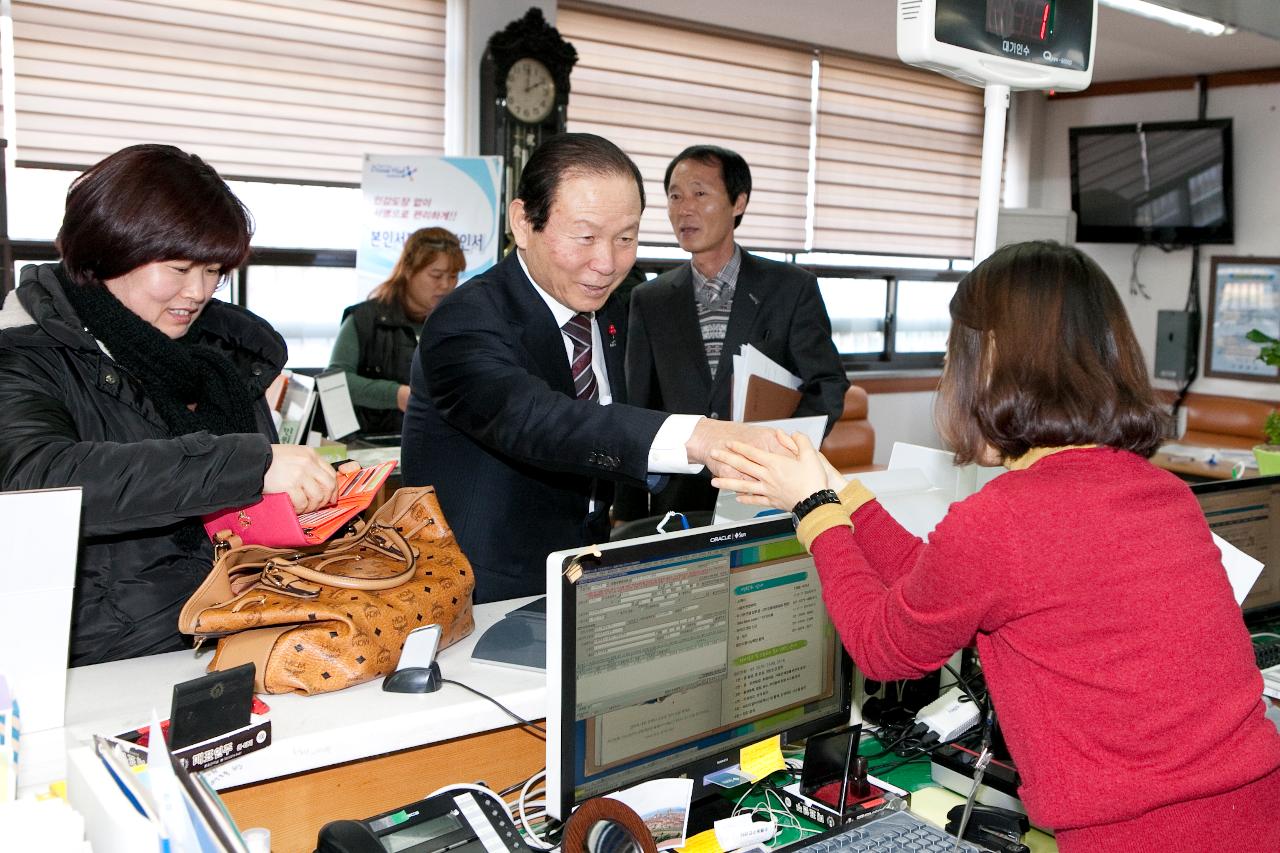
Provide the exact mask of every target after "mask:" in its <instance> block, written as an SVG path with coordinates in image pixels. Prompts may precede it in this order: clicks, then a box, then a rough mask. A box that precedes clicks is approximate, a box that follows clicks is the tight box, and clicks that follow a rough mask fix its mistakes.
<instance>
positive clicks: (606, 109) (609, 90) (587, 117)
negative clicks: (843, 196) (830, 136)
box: [556, 4, 813, 250]
mask: <svg viewBox="0 0 1280 853" xmlns="http://www.w3.org/2000/svg"><path fill="white" fill-rule="evenodd" d="M556 28H557V29H558V30H559V31H560V34H561V35H562V36H564V38H565V39H567V40H568V41H570V42H572V43H573V46H574V47H575V48H576V49H577V51H578V64H577V65H576V66H575V67H574V69H573V74H572V75H571V77H570V85H571V89H570V94H569V109H568V129H569V130H570V131H575V132H586V133H596V134H599V135H601V136H603V137H605V138H606V139H609V140H612V141H613V142H615V143H617V144H618V146H619V147H620V148H622V149H623V150H624V151H626V152H627V153H628V154H629V155H631V157H632V159H634V160H635V161H636V164H637V165H638V166H639V167H640V172H641V174H642V175H643V176H644V179H645V195H646V196H647V200H648V207H647V209H646V211H645V214H644V218H643V220H642V222H641V231H640V239H641V240H642V241H644V242H648V243H668V244H670V243H673V242H675V237H674V236H673V234H672V232H671V225H670V222H669V221H668V220H667V211H666V201H665V194H664V193H663V190H662V176H663V173H664V172H665V171H666V168H667V164H668V163H669V162H671V158H672V157H674V156H675V155H676V154H678V153H680V151H682V150H683V149H684V148H686V147H687V146H689V145H694V144H700V143H710V144H715V145H722V146H724V147H726V148H730V149H732V150H734V151H737V152H738V153H739V154H741V155H742V156H743V157H744V158H745V159H746V161H747V163H748V164H749V165H750V166H751V177H752V184H753V186H752V192H751V202H750V204H749V205H748V207H747V213H746V216H744V217H743V220H742V225H741V226H739V228H738V230H737V240H738V242H739V243H741V244H743V245H745V246H748V247H749V248H755V249H786V250H800V249H802V248H803V247H804V237H805V202H806V195H807V191H808V186H807V179H808V170H809V125H810V101H811V82H810V81H811V79H812V78H811V66H812V61H813V54H812V52H810V51H808V50H805V49H801V48H787V47H778V46H775V45H769V44H762V43H759V42H753V41H750V40H749V39H748V38H746V37H741V38H740V37H735V36H730V35H724V34H714V33H706V32H700V31H694V30H691V29H687V28H681V27H680V25H679V24H678V23H675V24H671V25H668V24H665V23H659V22H656V21H649V20H635V19H630V18H626V17H619V16H618V13H617V12H616V11H611V12H610V13H608V14H603V13H600V12H597V11H595V10H594V9H590V8H586V7H578V6H570V5H568V4H562V5H561V6H560V7H559V10H558V12H557V15H556Z"/></svg>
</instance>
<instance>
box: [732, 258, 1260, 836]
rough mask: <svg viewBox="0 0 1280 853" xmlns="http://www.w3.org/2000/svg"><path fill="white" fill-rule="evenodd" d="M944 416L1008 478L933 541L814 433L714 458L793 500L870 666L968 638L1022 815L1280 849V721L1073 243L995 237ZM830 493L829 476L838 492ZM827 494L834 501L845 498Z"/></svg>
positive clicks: (960, 326)
mask: <svg viewBox="0 0 1280 853" xmlns="http://www.w3.org/2000/svg"><path fill="white" fill-rule="evenodd" d="M951 317H952V328H951V335H950V338H949V339H948V342H947V357H946V366H945V368H944V370H943V374H942V379H941V381H940V383H939V387H938V401H937V411H936V418H937V422H938V429H939V432H940V434H941V435H942V437H943V439H944V441H946V442H947V444H948V445H950V446H951V448H952V449H953V450H954V451H955V455H956V462H957V464H964V463H968V462H974V461H977V462H980V463H982V464H987V465H995V464H1003V465H1004V466H1005V467H1007V468H1008V469H1009V470H1008V472H1006V473H1005V474H1003V475H1001V476H1000V477H998V478H996V479H995V480H993V481H991V482H990V483H989V484H988V485H987V486H986V487H984V488H983V489H982V490H981V491H980V492H978V493H977V494H975V495H973V496H971V497H969V498H967V499H966V500H963V501H960V502H959V503H956V504H954V505H953V506H952V507H951V510H950V512H948V514H947V516H946V518H944V519H943V520H942V522H940V523H939V524H938V526H937V528H936V529H935V530H934V531H933V533H932V534H930V536H929V540H928V542H927V543H926V542H924V541H922V540H920V539H918V538H917V537H915V536H912V535H911V534H909V533H908V532H906V531H905V530H904V529H903V528H902V527H901V526H900V525H899V524H898V523H897V522H895V521H894V520H893V519H892V518H891V517H890V516H889V515H888V513H887V512H885V510H884V509H883V508H882V507H881V506H880V504H879V502H878V501H876V500H875V498H874V496H873V495H872V494H871V493H870V492H869V491H868V490H867V489H866V488H864V487H863V486H862V485H861V484H859V483H858V482H857V481H856V480H854V481H852V482H850V483H848V484H847V485H846V483H845V482H844V479H843V478H842V477H841V476H840V475H839V474H838V473H837V472H836V471H835V470H834V469H833V468H832V467H831V466H830V465H829V464H827V462H826V460H825V459H824V458H823V457H822V456H821V455H820V454H818V453H817V452H816V451H815V450H814V449H813V447H812V445H810V444H809V443H808V442H807V441H806V440H805V439H804V437H803V436H799V435H797V436H794V437H793V440H794V444H795V447H796V452H797V455H796V457H795V458H788V457H786V456H782V455H777V454H769V453H766V452H762V451H759V450H756V449H754V448H751V447H747V446H745V445H734V446H733V448H732V452H725V453H722V454H720V455H719V459H720V461H722V462H725V463H727V464H730V465H732V466H733V467H734V468H736V469H737V470H738V471H740V472H742V473H743V475H744V479H718V480H717V481H716V482H715V485H716V486H718V487H720V488H727V489H730V490H732V491H736V492H739V493H740V494H741V497H740V500H743V501H745V502H748V503H754V504H757V505H769V506H774V507H778V508H780V509H785V510H790V509H793V507H794V508H795V510H796V512H797V515H803V518H802V519H801V520H800V521H799V526H798V531H799V535H800V538H801V540H802V541H803V542H804V543H805V545H806V546H807V547H808V548H809V550H810V551H811V552H812V553H813V556H814V560H815V562H816V564H817V567H818V572H819V574H820V576H821V578H822V589H823V597H824V599H825V601H826V604H827V609H828V611H829V612H830V613H831V616H832V618H833V619H834V620H835V622H836V625H837V626H838V628H839V630H840V635H841V637H842V638H843V639H844V643H845V646H846V647H847V648H848V649H849V652H850V654H851V655H852V656H853V658H854V660H855V661H856V662H857V664H858V666H859V667H860V668H861V669H862V671H863V672H864V673H865V674H866V675H867V676H868V677H870V678H874V679H877V680H891V679H900V678H917V677H920V676H922V675H924V674H925V673H928V672H932V671H934V670H936V669H938V668H939V667H941V666H942V664H943V663H944V662H945V661H946V660H947V658H949V657H950V656H951V654H952V653H954V652H955V651H956V650H957V649H960V648H964V647H965V646H968V645H970V644H972V643H975V642H976V645H977V648H978V653H979V655H980V657H981V660H982V666H983V672H984V673H985V676H986V681H987V685H988V688H989V689H990V692H991V696H992V699H993V701H994V704H995V707H996V708H997V709H998V711H999V714H1000V721H1001V726H1002V728H1003V730H1004V733H1005V738H1006V741H1007V743H1008V747H1009V752H1010V754H1011V755H1012V757H1013V759H1014V761H1015V763H1016V764H1017V765H1018V772H1019V774H1020V775H1021V777H1022V787H1021V789H1020V793H1021V796H1022V801H1023V803H1024V804H1025V805H1026V807H1027V811H1028V812H1029V814H1030V815H1031V818H1032V820H1033V821H1034V822H1035V823H1036V824H1038V825H1040V826H1046V827H1051V828H1053V829H1054V830H1056V832H1057V839H1058V845H1059V848H1060V849H1061V850H1062V851H1064V853H1076V851H1112V850H1117V851H1120V850H1123V851H1136V850H1159V851H1162V853H1173V851H1197V853H1200V851H1213V850H1224V851H1225V850H1230V851H1233V853H1239V852H1240V851H1258V853H1276V851H1280V734H1278V733H1277V731H1276V728H1275V726H1274V725H1273V724H1272V723H1271V722H1270V721H1268V720H1267V719H1266V718H1265V716H1264V712H1265V708H1264V706H1263V700H1262V679H1261V676H1260V675H1259V673H1258V669H1257V666H1256V665H1255V663H1254V656H1253V650H1252V646H1251V644H1250V641H1249V635H1248V632H1247V630H1246V629H1245V626H1244V623H1243V621H1242V620H1241V617H1240V608H1239V607H1238V606H1237V605H1236V602H1235V600H1234V598H1233V596H1232V592H1231V587H1230V585H1229V583H1228V581H1227V577H1226V573H1225V572H1224V571H1223V568H1222V562H1221V558H1220V556H1219V553H1218V551H1217V548H1216V546H1215V545H1214V544H1213V542H1212V540H1211V538H1210V535H1209V528H1208V526H1207V524H1206V523H1205V520H1204V517H1203V515H1202V513H1201V511H1200V508H1199V505H1198V504H1197V503H1196V500H1195V498H1194V497H1193V496H1192V494H1191V492H1190V490H1189V489H1188V488H1187V487H1186V485H1185V484H1183V483H1182V482H1181V481H1180V480H1178V479H1177V478H1176V477H1174V476H1173V475H1172V474H1169V473H1167V472H1165V471H1162V470H1160V469H1158V468H1156V467H1155V466H1153V465H1151V464H1150V463H1149V462H1148V461H1147V457H1149V456H1150V455H1151V454H1152V453H1153V452H1154V451H1155V449H1156V447H1157V445H1158V444H1159V442H1160V436H1161V424H1162V421H1163V418H1164V416H1163V414H1162V413H1161V410H1160V408H1159V407H1158V406H1157V404H1156V401H1155V398H1154V395H1153V393H1152V390H1151V387H1150V383H1149V381H1148V378H1147V371H1146V366H1145V362H1144V359H1143V357H1142V352H1141V350H1140V349H1139V347H1138V344H1137V341H1136V339H1135V338H1134V335H1133V330H1132V329H1131V328H1130V325H1129V322H1128V319H1127V318H1126V316H1125V312H1124V308H1123V305H1122V304H1121V302H1120V299H1119V297H1118V295H1117V294H1116V291H1115V288H1114V287H1113V285H1112V284H1111V282H1110V281H1109V280H1108V279H1107V277H1106V274H1105V273H1103V272H1102V270H1101V269H1100V268H1099V267H1098V266H1097V264H1095V263H1094V262H1093V261H1092V260H1090V259H1089V258H1088V257H1086V256H1085V255H1084V254H1083V253H1081V252H1079V251H1077V250H1075V249H1072V248H1066V247H1062V246H1058V245H1056V244H1052V243H1022V244H1018V245H1014V246H1008V247H1005V248H1003V249H1001V250H999V251H997V252H996V253H995V254H993V255H992V256H991V257H990V258H989V259H987V260H986V261H984V262H983V263H982V264H980V265H978V266H977V267H976V268H975V269H974V270H973V271H972V272H971V273H970V274H969V275H968V276H966V277H965V279H964V280H963V281H961V282H960V285H959V287H958V288H957V290H956V295H955V297H954V298H953V299H952V301H951ZM827 490H830V491H827ZM837 492H838V495H837V494H836V493H837Z"/></svg>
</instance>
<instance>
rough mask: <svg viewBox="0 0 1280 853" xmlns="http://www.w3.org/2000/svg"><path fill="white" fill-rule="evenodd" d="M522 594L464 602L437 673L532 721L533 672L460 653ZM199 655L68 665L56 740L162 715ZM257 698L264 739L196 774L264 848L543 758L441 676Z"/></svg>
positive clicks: (524, 734) (541, 704)
mask: <svg viewBox="0 0 1280 853" xmlns="http://www.w3.org/2000/svg"><path fill="white" fill-rule="evenodd" d="M528 600H530V599H524V600H515V601H505V602H498V603H494V604H487V605H480V606H478V607H476V611H475V617H476V618H475V621H476V630H475V631H474V632H473V633H472V634H471V636H470V637H467V638H466V639H465V640H463V641H461V642H459V643H457V644H456V645H454V646H452V647H450V648H448V649H445V650H444V651H443V652H441V653H440V656H439V660H440V667H441V670H442V671H443V674H444V677H445V678H449V679H452V680H454V681H458V682H461V683H462V684H466V685H468V686H470V687H473V688H475V689H476V690H479V691H482V692H484V693H487V694H489V695H490V696H493V697H494V698H496V699H497V700H498V701H500V702H502V703H503V704H504V705H506V706H507V707H508V708H510V709H511V710H513V711H514V712H515V713H517V714H520V715H521V716H522V717H524V718H526V719H531V720H532V719H540V718H542V717H544V716H545V715H546V710H545V694H546V678H545V676H544V675H543V674H542V673H535V672H526V671H523V670H516V669H510V668H507V667H499V666H492V665H488V664H482V663H473V662H472V660H471V650H472V648H474V647H475V643H476V641H477V639H479V637H480V635H481V634H482V633H483V632H484V630H485V629H486V628H488V627H489V626H490V625H492V624H494V623H495V622H497V621H498V619H500V618H501V617H502V615H503V614H504V613H506V612H507V611H508V610H511V609H513V608H515V607H517V606H519V605H521V604H523V603H525V602H526V601H528ZM207 661H208V658H207V657H202V658H200V659H196V658H195V657H194V656H193V655H192V653H191V652H173V653H171V654H166V655H156V656H153V657H149V658H137V659H134V660H127V661H116V662H114V663H108V664H99V665H97V666H88V667H80V668H77V669H73V670H71V672H70V674H69V676H68V686H67V694H68V696H67V723H66V727H65V730H64V732H65V741H66V743H65V746H73V745H80V744H83V743H86V742H90V743H91V742H92V736H93V735H94V734H104V733H105V734H116V733H119V732H123V731H128V730H130V729H132V728H134V727H136V726H137V725H138V724H140V723H145V722H146V721H147V718H148V716H149V714H150V712H151V709H153V708H154V709H155V711H156V712H157V714H158V715H159V716H161V717H164V716H165V715H166V714H167V712H168V709H169V703H170V694H171V690H172V687H173V685H174V684H175V683H176V682H179V681H185V680H187V679H191V678H196V677H198V676H200V675H203V674H204V667H205V664H206V663H207ZM263 698H264V700H265V701H266V702H267V704H268V705H269V706H270V707H271V713H270V717H271V728H272V731H271V737H272V743H271V745H270V746H268V747H267V748H265V749H263V750H261V751H259V752H255V753H252V754H250V755H246V756H245V757H244V758H243V759H240V760H237V761H232V762H229V763H227V764H223V765H220V766H218V767H215V768H213V769H212V770H210V771H208V778H209V779H210V781H211V782H212V783H213V784H214V786H215V787H217V788H218V789H219V791H221V792H222V793H223V798H224V800H225V801H226V803H227V806H228V808H229V809H230V811H231V814H232V816H233V817H234V818H235V820H236V823H237V824H238V825H239V826H240V827H241V828H242V829H245V828H249V827H254V826H265V827H267V828H268V829H270V830H271V849H272V851H273V853H295V851H301V853H310V851H312V850H313V849H314V848H315V842H316V834H317V832H319V829H320V827H321V826H322V825H323V824H324V823H325V822H326V821H329V820H333V819H335V818H339V817H352V818H359V817H368V816H370V815H373V814H377V813H378V812H381V811H387V810H389V809H392V808H395V807H397V806H401V805H404V804H406V803H409V802H412V801H414V800H417V799H421V798H422V797H423V796H424V795H426V794H429V793H431V792H432V791H434V790H435V789H436V788H439V787H441V786H442V785H446V784H450V783H454V782H474V781H477V780H484V781H485V782H486V783H488V784H489V785H490V786H491V787H493V788H494V789H495V790H499V789H502V788H504V787H506V786H508V785H511V784H512V783H515V782H519V781H522V780H523V779H526V778H527V777H529V776H531V775H532V774H533V773H535V772H536V771H538V770H539V769H541V768H542V767H543V765H544V763H545V758H546V755H545V746H544V742H543V740H542V739H541V737H540V736H537V735H535V734H534V733H531V732H529V731H527V730H525V729H522V728H519V727H517V726H513V725H512V724H511V723H512V720H511V718H510V717H508V716H507V715H506V714H504V713H503V712H502V711H500V710H498V708H496V707H494V705H493V704H492V703H490V702H487V701H485V700H484V699H481V698H480V697H478V696H475V695H474V694H472V693H470V692H468V691H466V690H463V689H462V688H460V687H457V686H455V685H451V684H445V685H444V686H443V687H442V688H441V689H440V690H439V691H438V692H436V693H430V694H425V695H408V694H398V693H384V692H382V690H381V681H380V680H379V681H374V682H370V683H368V684H362V685H359V686H357V687H352V688H348V689H347V690H342V691H338V692H336V693H329V694H324V695H321V696H297V695H293V694H288V695H279V696H264V697H263ZM62 759H63V760H65V752H64V753H63V755H62ZM64 766H65V765H64ZM64 775H65V771H63V772H62V773H58V774H56V775H53V776H52V777H51V778H64Z"/></svg>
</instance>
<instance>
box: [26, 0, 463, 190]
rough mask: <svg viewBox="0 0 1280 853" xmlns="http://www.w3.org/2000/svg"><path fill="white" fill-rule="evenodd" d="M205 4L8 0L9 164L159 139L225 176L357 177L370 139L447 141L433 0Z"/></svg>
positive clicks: (60, 161)
mask: <svg viewBox="0 0 1280 853" xmlns="http://www.w3.org/2000/svg"><path fill="white" fill-rule="evenodd" d="M210 5H211V4H209V3H208V2H207V0H131V2H128V3H122V2H109V3H92V4H88V3H85V4H69V3H66V2H63V0H13V2H12V14H13V56H14V67H13V69H12V70H11V72H10V69H5V71H6V73H12V76H13V80H14V89H15V104H14V105H13V109H14V116H15V132H14V138H13V139H11V140H10V145H11V146H13V148H14V150H15V157H16V159H17V162H18V164H19V165H23V164H26V165H48V164H52V165H58V166H80V167H83V166H88V165H90V164H92V163H95V162H97V161H98V160H100V159H102V158H103V157H104V156H106V155H107V154H110V153H111V152H112V151H116V150H118V149H120V148H123V147H124V146H126V145H130V144H133V143H137V142H164V143H168V144H172V145H177V146H179V147H181V148H183V149H185V150H191V151H192V152H194V153H196V154H199V155H200V156H201V157H203V158H205V159H206V160H207V161H208V162H209V163H210V164H211V165H212V166H213V167H214V168H216V169H217V170H218V171H219V172H220V173H221V174H223V175H225V176H237V177H251V178H274V179H277V180H280V179H287V180H301V181H308V182H319V181H330V182H348V183H353V182H358V181H359V180H360V168H361V157H362V155H364V154H365V153H366V152H377V153H388V154H396V153H419V154H438V153H442V151H443V148H444V22H445V2H444V0H405V2H400V3H397V4H395V5H394V6H393V5H389V4H381V3H365V2H357V0H325V2H324V3H307V4H301V5H299V4H296V3H242V2H237V3H218V4H216V6H217V8H216V9H211V8H210ZM6 107H8V105H6Z"/></svg>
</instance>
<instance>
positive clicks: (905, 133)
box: [812, 51, 983, 258]
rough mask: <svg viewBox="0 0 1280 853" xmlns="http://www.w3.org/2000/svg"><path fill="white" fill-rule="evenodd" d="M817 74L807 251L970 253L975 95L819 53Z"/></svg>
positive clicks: (919, 74) (911, 73) (891, 66)
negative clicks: (809, 246)
mask: <svg viewBox="0 0 1280 853" xmlns="http://www.w3.org/2000/svg"><path fill="white" fill-rule="evenodd" d="M818 75H819V85H818V99H817V110H816V112H817V127H816V134H815V135H816V151H815V154H814V160H815V163H816V170H815V176H814V183H815V188H814V225H813V244H812V248H813V249H814V250H819V251H828V250H835V251H847V252H892V253H895V254H903V255H926V256H928V255H932V256H941V257H947V258H964V257H969V256H970V255H972V253H973V231H974V219H975V217H976V214H977V207H978V179H979V172H980V171H981V163H982V126H983V107H982V90H981V89H976V88H974V87H972V86H966V85H964V84H962V83H957V82H955V81H953V80H950V79H948V78H946V77H943V76H941V75H939V74H934V73H932V72H928V71H921V70H920V69H917V68H909V67H907V66H904V65H901V64H895V63H888V62H884V61H881V60H871V59H865V58H860V57H854V56H846V55H841V54H837V53H832V52H829V51H824V52H823V53H822V55H821V57H820V58H819V72H818Z"/></svg>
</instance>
